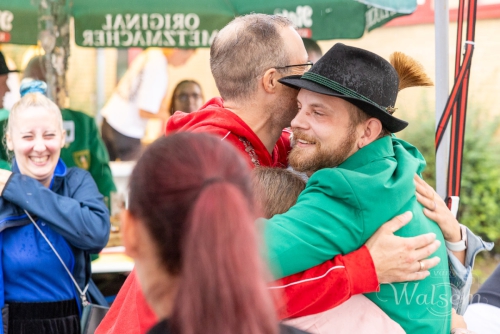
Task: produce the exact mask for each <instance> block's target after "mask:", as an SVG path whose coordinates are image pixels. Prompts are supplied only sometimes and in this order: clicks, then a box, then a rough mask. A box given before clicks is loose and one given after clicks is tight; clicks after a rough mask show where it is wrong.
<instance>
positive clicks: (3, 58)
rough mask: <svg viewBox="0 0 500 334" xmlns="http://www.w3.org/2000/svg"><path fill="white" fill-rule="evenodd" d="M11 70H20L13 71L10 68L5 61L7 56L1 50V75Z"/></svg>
mask: <svg viewBox="0 0 500 334" xmlns="http://www.w3.org/2000/svg"><path fill="white" fill-rule="evenodd" d="M11 72H19V71H16V70H14V71H11V70H9V68H8V67H7V63H6V62H5V57H4V56H3V53H2V52H0V75H3V74H9V73H11Z"/></svg>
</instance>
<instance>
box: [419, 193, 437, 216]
mask: <svg viewBox="0 0 500 334" xmlns="http://www.w3.org/2000/svg"><path fill="white" fill-rule="evenodd" d="M415 195H416V196H417V201H418V202H419V203H420V204H422V205H423V206H424V207H425V208H426V209H428V210H430V211H434V210H436V202H435V201H434V200H433V199H432V198H429V197H427V196H423V195H422V194H421V193H420V192H418V191H417V192H416V193H415Z"/></svg>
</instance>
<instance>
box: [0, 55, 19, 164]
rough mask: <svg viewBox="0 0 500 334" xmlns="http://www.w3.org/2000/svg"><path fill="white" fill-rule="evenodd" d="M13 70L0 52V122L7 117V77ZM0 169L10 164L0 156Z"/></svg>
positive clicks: (8, 88)
mask: <svg viewBox="0 0 500 334" xmlns="http://www.w3.org/2000/svg"><path fill="white" fill-rule="evenodd" d="M13 72H17V71H15V70H10V69H9V67H8V66H7V62H6V61H5V57H4V55H3V53H2V52H0V121H2V122H3V121H4V120H6V119H7V118H8V117H9V111H8V110H7V109H6V108H5V103H4V101H5V98H6V96H7V94H10V87H9V85H8V80H9V75H10V74H11V73H13ZM1 126H2V128H1V129H0V131H1V133H2V134H3V128H4V126H3V125H1ZM0 138H1V139H2V144H3V142H4V139H3V135H2V136H1V137H0ZM0 169H7V170H10V164H9V162H8V160H7V159H6V157H5V156H0Z"/></svg>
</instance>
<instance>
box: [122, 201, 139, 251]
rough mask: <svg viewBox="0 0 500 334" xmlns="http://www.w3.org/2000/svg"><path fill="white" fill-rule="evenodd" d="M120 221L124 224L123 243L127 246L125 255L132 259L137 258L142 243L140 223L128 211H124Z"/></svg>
mask: <svg viewBox="0 0 500 334" xmlns="http://www.w3.org/2000/svg"><path fill="white" fill-rule="evenodd" d="M120 221H121V223H122V226H121V228H122V241H123V245H124V246H125V254H127V255H128V256H130V257H131V258H136V257H137V255H138V248H137V245H138V244H139V243H140V235H139V228H138V227H139V226H138V224H139V223H138V221H137V219H136V218H135V217H134V216H132V214H131V213H130V211H128V210H126V209H123V210H122V212H121V214H120Z"/></svg>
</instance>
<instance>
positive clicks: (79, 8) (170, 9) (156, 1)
mask: <svg viewBox="0 0 500 334" xmlns="http://www.w3.org/2000/svg"><path fill="white" fill-rule="evenodd" d="M57 6H59V7H64V12H60V13H57V15H58V16H59V17H58V18H57V20H56V21H64V20H61V17H60V16H61V15H63V14H65V15H68V16H72V17H73V18H74V22H75V39H76V44H77V45H80V46H84V47H85V46H86V47H118V48H129V47H149V46H161V47H169V46H171V47H209V46H210V43H211V41H212V40H213V37H214V36H215V34H216V33H217V31H218V30H219V29H221V28H222V27H224V25H226V24H227V23H228V22H229V21H231V20H232V19H233V18H234V17H235V16H238V15H243V14H248V13H252V12H259V13H265V14H278V15H283V16H286V17H288V18H290V19H291V20H292V21H293V22H294V23H295V24H296V26H297V27H298V28H299V31H300V33H301V34H302V35H303V36H304V37H311V38H313V39H316V40H327V39H338V38H349V39H351V38H359V37H361V36H362V35H363V34H364V32H365V31H370V30H372V29H375V28H377V27H380V26H382V25H383V24H385V23H387V22H388V21H390V20H391V19H393V18H396V17H398V16H401V15H405V14H410V13H412V12H413V11H414V10H415V8H416V0H399V1H398V0H360V1H355V0H273V1H269V0H254V1H246V0H204V1H202V2H201V1H199V0H142V1H138V0H0V42H4V43H14V44H28V45H29V44H31V45H32V44H36V43H37V39H38V30H39V23H38V22H40V21H43V14H42V12H41V10H39V8H42V7H44V10H45V13H50V11H51V9H52V8H55V7H57ZM43 29H45V27H44V28H43Z"/></svg>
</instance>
